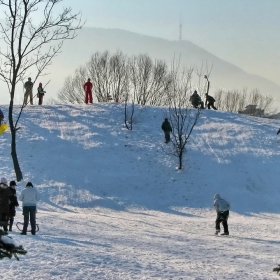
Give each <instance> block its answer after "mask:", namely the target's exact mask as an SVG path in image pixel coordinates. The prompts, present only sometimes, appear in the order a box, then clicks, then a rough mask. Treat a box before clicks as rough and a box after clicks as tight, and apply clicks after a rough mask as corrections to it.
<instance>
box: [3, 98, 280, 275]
mask: <svg viewBox="0 0 280 280" xmlns="http://www.w3.org/2000/svg"><path fill="white" fill-rule="evenodd" d="M1 109H3V111H4V113H5V116H7V112H8V107H7V106H2V107H1ZM17 112H19V107H15V117H16V113H17ZM164 113H165V109H164V108H154V107H137V108H136V112H135V116H136V117H135V123H134V127H133V130H132V131H128V130H127V129H125V128H124V125H123V122H124V121H123V120H124V109H123V105H122V104H114V103H109V104H94V105H79V106H70V105H69V106H67V105H56V106H41V107H40V106H28V107H27V108H25V109H24V111H23V113H22V116H21V119H20V123H19V126H20V127H21V128H20V130H19V131H18V138H17V139H18V142H17V149H18V157H19V162H20V165H21V168H22V171H23V174H24V181H23V182H20V183H18V186H17V192H18V196H19V194H20V192H21V190H22V189H23V188H24V185H25V183H26V182H27V181H31V182H32V183H33V184H34V185H35V186H36V187H37V188H38V190H39V192H40V196H41V201H40V203H39V204H38V214H37V223H38V224H39V226H40V231H39V232H38V234H37V235H35V236H32V235H31V234H30V233H29V234H28V235H27V236H21V235H19V231H18V230H17V229H16V227H14V231H13V232H11V233H10V236H12V237H13V239H14V240H15V242H17V243H19V244H23V247H24V248H25V249H26V250H27V251H28V253H27V254H26V255H25V256H20V261H17V260H15V259H12V260H8V259H5V260H2V261H0V270H1V277H2V279H4V280H6V279H36V280H37V279H71V280H72V279H75V280H76V279H196V280H198V279H279V276H278V275H277V274H276V273H275V272H272V270H273V268H274V267H276V266H277V265H278V264H279V263H280V256H279V255H280V253H279V251H278V250H279V246H280V235H279V232H280V223H279V221H280V214H279V213H280V203H279V200H280V188H279V159H280V135H278V136H277V135H276V132H277V130H278V129H279V127H280V122H279V120H269V119H261V118H255V117H250V116H245V115H238V114H232V113H228V112H219V111H212V110H204V111H203V112H202V115H201V117H200V119H199V122H198V124H197V126H196V127H195V129H194V131H193V134H192V137H191V141H190V143H189V146H188V151H187V154H186V156H185V158H184V169H183V170H181V171H178V170H176V167H177V165H178V162H177V161H178V160H177V158H175V157H173V156H171V155H169V152H170V147H171V144H168V145H166V144H164V143H163V141H164V137H163V133H162V131H161V129H160V126H161V123H162V121H163V118H164ZM0 158H1V167H0V177H2V176H5V177H6V178H7V179H8V180H14V179H15V175H14V172H13V164H12V161H11V156H10V133H9V132H6V133H5V134H2V135H0ZM215 193H219V194H220V195H221V196H222V197H224V198H226V199H227V200H228V201H229V202H230V203H231V212H230V218H229V231H230V236H228V237H222V236H214V232H215V224H214V222H215V217H216V214H215V211H214V209H213V196H214V194H215ZM22 221H23V216H22V215H21V207H18V210H17V215H16V217H15V223H16V222H22Z"/></svg>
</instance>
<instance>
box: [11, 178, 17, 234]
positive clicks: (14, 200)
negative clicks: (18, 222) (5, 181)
mask: <svg viewBox="0 0 280 280" xmlns="http://www.w3.org/2000/svg"><path fill="white" fill-rule="evenodd" d="M16 185H17V184H16V182H15V181H11V182H10V187H9V189H10V190H11V192H12V194H13V195H12V196H10V214H9V220H10V223H9V231H12V228H13V223H14V217H15V215H16V207H18V206H19V204H18V200H17V191H16Z"/></svg>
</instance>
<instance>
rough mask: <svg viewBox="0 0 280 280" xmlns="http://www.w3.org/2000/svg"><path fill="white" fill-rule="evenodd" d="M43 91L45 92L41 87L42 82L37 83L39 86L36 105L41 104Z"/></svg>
mask: <svg viewBox="0 0 280 280" xmlns="http://www.w3.org/2000/svg"><path fill="white" fill-rule="evenodd" d="M45 93H46V92H45V91H44V89H43V85H42V83H39V87H38V89H37V97H38V98H39V102H38V105H42V104H43V97H44V95H45Z"/></svg>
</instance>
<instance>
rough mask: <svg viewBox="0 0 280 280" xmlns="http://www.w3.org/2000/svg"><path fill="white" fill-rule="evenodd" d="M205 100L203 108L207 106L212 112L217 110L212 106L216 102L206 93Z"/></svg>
mask: <svg viewBox="0 0 280 280" xmlns="http://www.w3.org/2000/svg"><path fill="white" fill-rule="evenodd" d="M205 99H206V102H205V107H206V106H207V107H208V109H210V107H212V108H213V109H214V110H217V108H216V107H215V106H214V102H215V101H216V100H215V99H214V97H213V96H210V95H209V94H208V93H205Z"/></svg>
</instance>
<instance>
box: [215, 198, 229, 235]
mask: <svg viewBox="0 0 280 280" xmlns="http://www.w3.org/2000/svg"><path fill="white" fill-rule="evenodd" d="M214 207H215V209H216V212H217V218H216V232H215V234H219V232H220V223H222V224H223V227H224V233H222V234H221V235H229V231H228V223H227V220H228V216H229V209H230V204H229V203H228V202H227V201H226V200H225V199H223V198H221V197H220V195H219V194H215V195H214Z"/></svg>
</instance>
